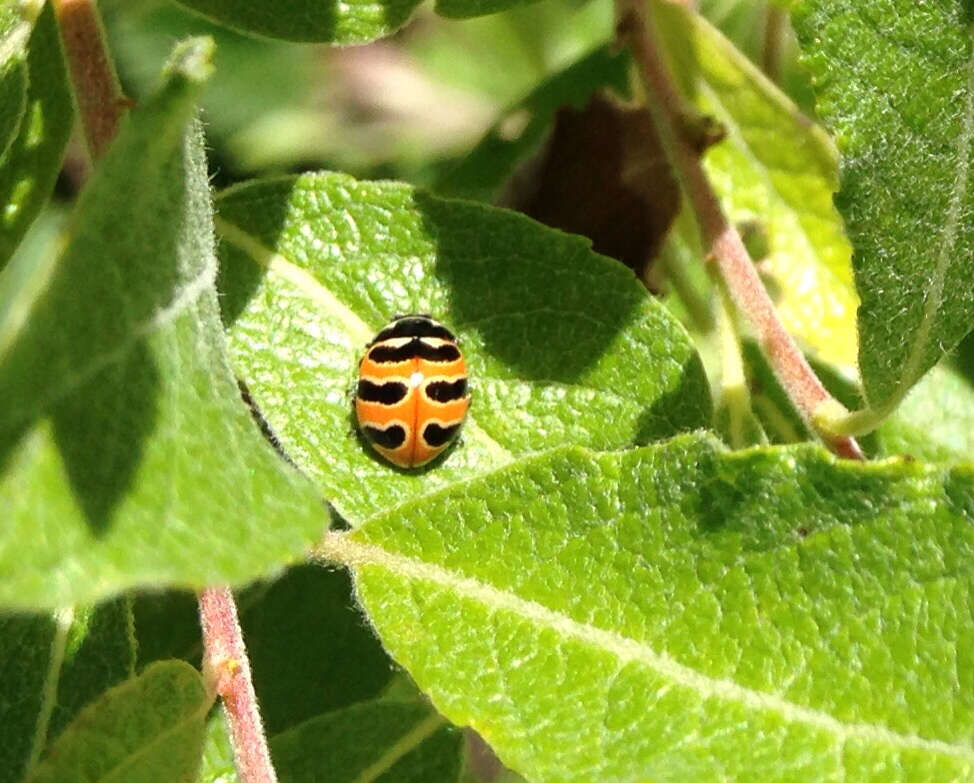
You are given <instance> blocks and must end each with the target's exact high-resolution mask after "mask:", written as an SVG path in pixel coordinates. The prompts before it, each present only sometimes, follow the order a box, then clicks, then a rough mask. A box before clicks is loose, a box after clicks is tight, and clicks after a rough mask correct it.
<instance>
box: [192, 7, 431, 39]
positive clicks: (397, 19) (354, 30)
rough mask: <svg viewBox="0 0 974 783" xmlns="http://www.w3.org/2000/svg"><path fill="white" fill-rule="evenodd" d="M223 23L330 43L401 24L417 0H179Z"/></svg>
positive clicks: (378, 34) (373, 36) (371, 36)
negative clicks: (280, 0)
mask: <svg viewBox="0 0 974 783" xmlns="http://www.w3.org/2000/svg"><path fill="white" fill-rule="evenodd" d="M179 2H180V3H181V4H182V5H184V6H186V7H187V8H191V9H192V10H194V11H197V12H199V13H201V14H203V15H204V16H206V17H208V18H210V19H212V20H213V21H215V22H219V23H220V24H225V25H227V27H232V28H234V29H236V30H241V31H243V32H248V33H256V34H257V35H266V36H268V37H270V38H283V39H285V40H288V41H321V42H327V43H336V44H353V43H366V42H367V41H374V40H375V39H376V38H384V37H386V36H387V35H390V34H392V33H394V32H395V31H396V30H398V29H399V28H400V27H402V26H403V25H404V24H405V23H406V21H407V20H408V19H409V17H410V15H411V14H412V12H413V10H414V9H415V8H416V6H417V5H419V0H376V1H375V2H364V3H363V2H356V3H342V2H337V1H336V0H326V2H320V1H319V0H291V2H288V3H286V4H283V5H282V4H281V3H277V2H272V0H179Z"/></svg>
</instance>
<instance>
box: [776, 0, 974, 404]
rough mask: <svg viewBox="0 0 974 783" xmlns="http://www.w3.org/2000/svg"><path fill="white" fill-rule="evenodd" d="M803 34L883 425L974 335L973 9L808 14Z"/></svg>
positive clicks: (863, 362) (869, 393)
mask: <svg viewBox="0 0 974 783" xmlns="http://www.w3.org/2000/svg"><path fill="white" fill-rule="evenodd" d="M795 24H796V28H797V30H798V34H799V37H800V39H801V41H802V45H803V48H804V52H805V62H806V65H807V67H808V68H809V70H810V71H811V73H812V78H813V81H814V83H815V87H816V93H817V96H818V109H819V113H820V115H821V116H822V118H823V119H824V121H825V122H826V124H828V125H829V126H830V128H832V130H833V131H834V132H835V135H836V137H837V140H838V144H839V150H840V152H841V154H842V165H841V190H840V191H839V194H838V195H837V197H836V204H837V205H838V207H839V210H840V211H841V212H842V215H843V217H844V218H845V220H846V225H847V226H848V229H849V235H850V237H851V239H852V243H853V246H854V247H855V257H854V259H853V266H854V269H855V276H856V287H857V288H858V290H859V296H860V298H861V299H862V307H861V308H860V310H859V335H860V347H859V370H860V373H861V375H862V380H863V385H864V388H865V392H866V399H867V401H868V403H869V405H870V406H871V407H872V408H874V409H877V410H879V411H880V412H886V411H888V410H889V409H891V408H893V407H894V406H895V405H896V404H897V403H898V402H899V401H900V400H901V399H902V398H903V396H904V395H905V394H906V392H907V391H908V390H909V389H910V387H911V386H912V385H913V384H914V383H916V382H917V380H919V378H920V377H921V376H922V375H923V374H924V373H925V372H926V371H927V370H928V369H930V367H932V366H933V365H934V364H935V363H936V362H937V361H938V360H939V359H940V358H941V357H942V356H943V355H944V354H945V353H946V352H948V351H950V350H951V349H952V348H953V347H954V346H955V345H957V343H958V342H959V341H960V340H961V339H962V338H963V337H964V335H965V334H967V333H968V332H969V331H970V330H971V328H972V327H974V286H972V285H971V279H972V277H974V177H972V176H970V173H969V172H970V167H971V156H972V155H974V49H972V42H974V34H972V27H971V24H972V12H971V6H970V3H967V2H965V1H964V0H932V2H924V3H917V2H913V0H881V1H880V0H873V1H872V2H864V3H861V2H852V1H851V0H804V2H802V3H801V4H800V5H799V6H798V13H797V16H796V19H795Z"/></svg>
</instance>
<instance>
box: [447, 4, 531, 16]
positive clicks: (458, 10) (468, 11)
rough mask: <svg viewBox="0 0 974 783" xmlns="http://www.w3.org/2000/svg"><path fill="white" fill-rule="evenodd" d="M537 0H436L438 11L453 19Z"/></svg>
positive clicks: (500, 9)
mask: <svg viewBox="0 0 974 783" xmlns="http://www.w3.org/2000/svg"><path fill="white" fill-rule="evenodd" d="M533 2H537V0H436V6H435V8H436V13H438V14H441V15H443V16H446V17H448V18H451V19H466V18H468V17H471V16H486V15H487V14H496V13H499V12H500V11H506V10H507V9H508V8H516V7H517V6H520V5H527V4H529V3H533Z"/></svg>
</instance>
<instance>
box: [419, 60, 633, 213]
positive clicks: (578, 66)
mask: <svg viewBox="0 0 974 783" xmlns="http://www.w3.org/2000/svg"><path fill="white" fill-rule="evenodd" d="M629 65H630V62H629V56H628V54H626V53H624V52H623V53H617V54H613V52H612V51H611V49H610V47H608V46H603V47H600V48H599V49H596V50H595V51H593V52H591V53H590V54H588V55H586V56H585V57H583V58H582V59H581V60H579V61H578V62H575V63H573V64H572V65H570V66H568V67H567V68H565V69H564V70H563V71H559V72H558V73H556V74H554V75H553V76H551V77H549V78H548V79H546V80H545V81H544V82H542V83H541V84H540V85H538V87H536V88H535V89H534V90H532V91H531V93H530V94H529V95H528V96H527V97H526V98H524V99H523V100H521V101H519V102H518V103H516V104H515V105H514V106H512V107H511V108H510V109H508V110H507V111H506V112H505V113H504V115H503V116H502V117H501V118H500V119H499V120H498V121H497V122H496V123H495V124H494V126H493V127H492V128H491V129H490V130H489V131H488V132H487V135H486V136H484V138H483V139H481V140H480V142H479V143H478V144H477V146H476V147H474V148H473V150H471V152H470V153H469V154H468V155H467V156H466V157H464V158H463V160H462V161H460V162H459V163H458V164H457V165H456V166H455V167H453V168H452V169H450V170H448V171H447V172H446V173H445V174H444V175H443V176H442V177H441V178H440V180H439V181H438V182H437V183H436V185H435V190H436V191H437V193H439V194H441V195H444V196H458V197H461V198H470V199H477V200H480V201H488V202H494V201H496V200H497V199H498V197H499V196H500V195H501V193H502V191H503V188H504V185H505V183H506V182H507V181H508V179H510V177H511V175H512V174H514V172H515V170H516V169H517V167H518V166H519V165H520V164H522V163H524V162H525V161H526V160H527V159H528V158H529V157H530V156H532V155H534V154H535V153H537V152H538V151H539V149H540V148H541V146H542V143H543V141H544V139H545V137H546V135H547V134H548V132H549V130H550V128H551V125H552V124H553V123H554V120H555V115H556V113H557V111H558V109H560V108H561V107H562V106H565V105H568V106H575V107H578V108H581V107H582V106H584V105H585V104H586V103H587V102H588V100H589V98H590V97H591V96H592V94H593V93H594V92H596V91H597V90H599V89H601V88H603V87H611V88H612V89H613V90H614V91H615V92H617V93H618V94H620V95H626V94H628V81H629Z"/></svg>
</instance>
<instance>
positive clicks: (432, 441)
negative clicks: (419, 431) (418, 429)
mask: <svg viewBox="0 0 974 783" xmlns="http://www.w3.org/2000/svg"><path fill="white" fill-rule="evenodd" d="M458 429H460V425H459V424H450V425H449V426H447V427H441V426H440V425H439V424H437V423H436V422H435V421H431V422H430V423H429V424H427V425H426V426H425V427H423V440H425V441H426V445H427V446H429V447H430V448H433V449H435V448H438V447H440V446H445V445H446V444H447V443H449V442H450V440H451V438H453V436H454V435H456V433H457V430H458Z"/></svg>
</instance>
